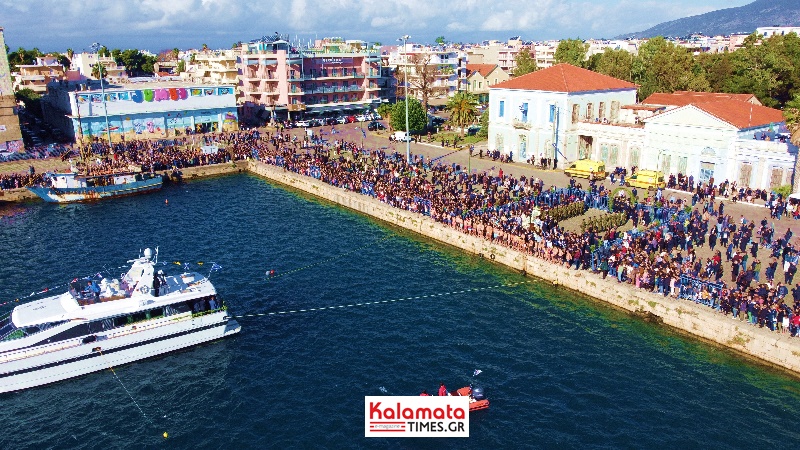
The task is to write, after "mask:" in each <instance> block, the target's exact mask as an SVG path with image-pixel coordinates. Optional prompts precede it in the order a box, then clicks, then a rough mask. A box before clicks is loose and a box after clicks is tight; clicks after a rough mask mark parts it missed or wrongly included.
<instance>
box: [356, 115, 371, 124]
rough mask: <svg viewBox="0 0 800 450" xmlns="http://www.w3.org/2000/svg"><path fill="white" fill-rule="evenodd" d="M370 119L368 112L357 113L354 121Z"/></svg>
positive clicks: (367, 120)
mask: <svg viewBox="0 0 800 450" xmlns="http://www.w3.org/2000/svg"><path fill="white" fill-rule="evenodd" d="M370 120H372V119H371V118H370V116H369V115H368V114H359V115H357V116H356V122H369V121H370Z"/></svg>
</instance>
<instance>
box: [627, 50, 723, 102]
mask: <svg viewBox="0 0 800 450" xmlns="http://www.w3.org/2000/svg"><path fill="white" fill-rule="evenodd" d="M698 69H699V67H696V66H695V64H694V59H693V57H692V54H691V53H690V52H689V50H687V49H686V48H684V47H679V46H677V45H675V44H673V43H672V42H669V41H667V40H666V39H664V38H663V37H655V38H653V39H650V40H648V41H647V42H646V43H645V44H644V45H642V46H641V47H640V48H639V54H638V56H637V57H636V58H635V59H634V61H633V65H632V68H631V73H632V78H633V79H632V81H633V82H634V83H636V84H638V85H639V98H642V99H643V98H646V97H648V96H649V95H650V94H652V93H654V92H675V91H678V90H695V91H699V90H707V89H708V81H707V80H706V79H705V76H704V74H703V73H702V70H698Z"/></svg>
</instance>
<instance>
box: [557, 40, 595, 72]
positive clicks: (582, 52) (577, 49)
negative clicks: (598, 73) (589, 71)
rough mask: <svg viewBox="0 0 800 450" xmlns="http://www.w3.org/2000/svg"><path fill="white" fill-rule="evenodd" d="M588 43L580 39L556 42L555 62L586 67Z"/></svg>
mask: <svg viewBox="0 0 800 450" xmlns="http://www.w3.org/2000/svg"><path fill="white" fill-rule="evenodd" d="M587 50H589V44H586V43H584V42H583V41H582V40H580V39H566V40H563V41H561V42H559V43H558V47H556V54H555V62H556V64H560V63H567V64H572V65H573V66H578V67H586V62H587V61H586V51H587Z"/></svg>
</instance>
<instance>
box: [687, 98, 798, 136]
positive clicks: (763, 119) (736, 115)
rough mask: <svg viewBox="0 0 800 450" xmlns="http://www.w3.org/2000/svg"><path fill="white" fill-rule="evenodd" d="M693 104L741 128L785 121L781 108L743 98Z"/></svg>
mask: <svg viewBox="0 0 800 450" xmlns="http://www.w3.org/2000/svg"><path fill="white" fill-rule="evenodd" d="M692 105H693V106H695V107H696V108H699V109H701V110H703V111H705V112H707V113H708V114H711V115H712V116H714V117H716V118H718V119H720V120H723V121H725V122H727V123H729V124H731V125H733V126H735V127H736V128H738V129H740V130H742V129H745V128H752V127H758V126H763V125H769V124H771V123H776V124H777V123H780V122H783V121H784V118H783V112H781V110H779V109H774V108H768V107H766V106H761V105H754V104H752V103H749V102H746V101H741V100H731V99H727V100H717V101H711V102H702V103H692Z"/></svg>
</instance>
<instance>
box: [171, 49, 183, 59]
mask: <svg viewBox="0 0 800 450" xmlns="http://www.w3.org/2000/svg"><path fill="white" fill-rule="evenodd" d="M180 54H181V50H180V49H179V48H178V47H175V48H173V49H172V59H174V60H175V61H177V60H178V55H180Z"/></svg>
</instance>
